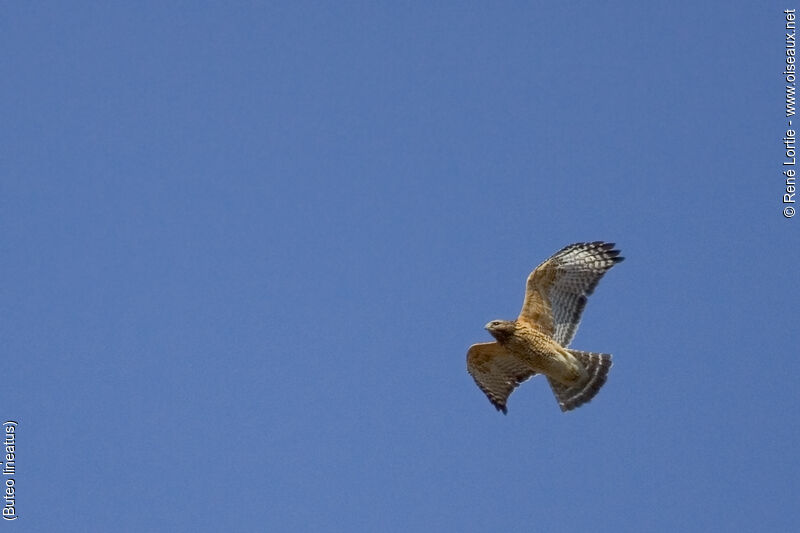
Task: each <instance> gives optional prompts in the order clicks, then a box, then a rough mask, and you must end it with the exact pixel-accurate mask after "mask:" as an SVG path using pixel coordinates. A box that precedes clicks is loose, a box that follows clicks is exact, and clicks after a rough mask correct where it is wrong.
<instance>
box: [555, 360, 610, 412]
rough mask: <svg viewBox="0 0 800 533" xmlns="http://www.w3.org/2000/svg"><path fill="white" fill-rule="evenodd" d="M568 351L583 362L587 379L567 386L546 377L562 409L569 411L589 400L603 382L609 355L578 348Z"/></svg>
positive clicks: (608, 363)
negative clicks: (582, 350)
mask: <svg viewBox="0 0 800 533" xmlns="http://www.w3.org/2000/svg"><path fill="white" fill-rule="evenodd" d="M569 353H571V354H572V355H574V356H575V357H576V358H577V359H578V361H580V362H581V363H582V364H583V366H584V367H585V368H586V372H587V373H588V374H589V379H588V380H587V381H585V382H584V383H581V384H580V385H576V386H574V387H567V386H566V385H562V384H561V383H558V382H557V381H553V380H552V379H548V381H550V387H551V388H552V389H553V394H555V395H556V400H558V405H559V406H560V407H561V410H562V411H571V410H573V409H575V408H576V407H580V406H581V405H583V404H585V403H588V402H590V401H591V400H592V398H594V397H595V395H596V394H597V393H598V391H599V390H600V387H602V386H603V385H604V384H605V382H606V379H607V378H608V371H609V370H610V369H611V356H610V355H609V354H607V353H592V352H581V351H579V350H569Z"/></svg>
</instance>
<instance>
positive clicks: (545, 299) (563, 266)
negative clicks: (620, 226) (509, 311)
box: [518, 241, 624, 348]
mask: <svg viewBox="0 0 800 533" xmlns="http://www.w3.org/2000/svg"><path fill="white" fill-rule="evenodd" d="M619 253H620V252H619V250H615V249H614V243H607V242H602V241H596V242H582V243H576V244H570V245H569V246H566V247H565V248H563V249H562V250H560V251H558V252H556V253H555V254H554V255H553V257H551V258H550V259H548V260H547V261H545V262H544V263H542V264H541V265H539V266H538V267H536V269H535V270H534V271H533V272H531V274H530V276H528V284H527V289H526V291H525V302H524V303H523V304H522V311H521V312H520V315H519V318H518V320H520V321H523V322H527V323H528V324H530V325H532V326H533V327H535V328H537V329H539V330H540V331H542V332H543V333H545V334H547V335H550V336H551V337H552V338H553V339H554V340H555V341H556V342H557V343H559V344H560V345H561V346H563V347H565V348H566V347H567V346H569V343H570V342H572V338H573V337H574V336H575V332H576V331H577V330H578V323H580V320H581V313H582V312H583V308H584V307H586V298H587V297H588V296H589V295H590V294H592V292H593V291H594V288H595V287H596V286H597V283H598V282H599V281H600V278H602V277H603V275H604V274H605V273H606V272H608V270H609V269H610V268H611V267H613V266H614V265H615V264H617V263H619V262H620V261H622V260H623V259H624V258H623V257H620V256H619Z"/></svg>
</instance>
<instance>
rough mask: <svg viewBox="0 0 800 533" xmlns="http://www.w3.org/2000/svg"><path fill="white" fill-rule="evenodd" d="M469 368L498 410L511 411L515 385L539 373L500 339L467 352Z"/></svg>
mask: <svg viewBox="0 0 800 533" xmlns="http://www.w3.org/2000/svg"><path fill="white" fill-rule="evenodd" d="M467 370H468V371H469V373H470V375H471V376H472V378H473V379H474V380H475V383H477V384H478V387H480V389H481V390H482V391H483V392H484V394H486V396H487V397H488V398H489V401H490V402H492V405H494V406H495V407H496V408H497V410H498V411H503V413H504V414H505V413H508V409H507V408H506V400H508V397H509V396H510V395H511V393H512V392H514V389H515V388H517V386H518V385H519V384H520V383H522V382H523V381H525V380H528V379H530V378H531V377H533V376H534V374H536V372H534V371H533V370H531V368H530V367H529V366H528V365H526V364H525V363H524V362H523V361H522V360H520V359H519V358H518V357H516V356H514V355H513V354H512V353H510V352H509V351H508V350H506V349H505V348H503V346H501V345H500V344H499V343H497V342H485V343H481V344H473V345H472V346H470V348H469V351H468V352H467Z"/></svg>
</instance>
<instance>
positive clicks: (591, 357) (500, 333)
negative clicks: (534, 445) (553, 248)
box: [467, 241, 624, 414]
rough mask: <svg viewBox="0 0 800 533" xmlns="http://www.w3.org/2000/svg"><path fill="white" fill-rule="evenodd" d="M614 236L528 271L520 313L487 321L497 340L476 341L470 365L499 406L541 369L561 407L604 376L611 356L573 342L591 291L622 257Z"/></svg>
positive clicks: (592, 390)
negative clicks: (571, 345)
mask: <svg viewBox="0 0 800 533" xmlns="http://www.w3.org/2000/svg"><path fill="white" fill-rule="evenodd" d="M619 254H620V251H619V250H615V249H614V243H608V242H602V241H595V242H580V243H575V244H570V245H569V246H566V247H564V248H563V249H561V250H560V251H558V252H556V254H555V255H553V256H552V257H551V258H550V259H548V260H547V261H545V262H544V263H542V264H541V265H539V266H538V267H536V269H534V271H533V272H531V274H530V276H528V282H527V287H526V290H525V301H524V302H523V304H522V311H521V312H520V314H519V317H517V319H516V320H492V321H491V322H489V323H488V324H486V326H485V328H486V329H487V330H488V331H489V333H491V334H492V336H493V337H494V338H495V342H485V343H481V344H473V345H472V346H471V347H470V348H469V351H467V370H468V371H469V373H470V375H472V377H473V378H474V379H475V383H477V385H478V387H480V389H481V390H482V391H483V392H484V394H486V396H487V397H488V398H489V401H490V402H492V405H494V406H495V407H496V408H497V410H498V411H502V412H503V414H507V413H508V409H507V408H506V402H507V401H508V397H509V396H510V395H511V393H512V392H514V389H516V388H517V386H519V384H520V383H522V382H523V381H527V380H528V379H530V378H532V377H533V376H535V375H536V374H544V375H545V376H547V381H548V382H549V383H550V387H551V388H552V389H553V394H555V396H556V400H557V401H558V405H559V406H560V407H561V410H562V411H570V410H572V409H575V408H576V407H580V406H581V405H583V404H585V403H587V402H589V401H590V400H591V399H592V398H594V396H595V395H596V394H597V392H598V391H599V390H600V387H602V386H603V384H604V383H605V382H606V378H607V377H608V371H609V370H610V369H611V355H609V354H605V353H594V352H583V351H580V350H570V349H568V346H569V343H570V342H571V341H572V338H573V337H574V336H575V332H576V331H577V329H578V323H579V322H580V320H581V313H583V308H584V307H585V306H586V298H587V297H588V296H589V295H590V294H592V292H593V291H594V288H595V287H596V286H597V283H598V282H599V281H600V278H602V277H603V275H604V274H605V273H606V272H608V270H609V269H610V268H611V267H613V266H614V265H616V264H617V263H619V262H621V261H622V260H623V259H624V257H620V255H619Z"/></svg>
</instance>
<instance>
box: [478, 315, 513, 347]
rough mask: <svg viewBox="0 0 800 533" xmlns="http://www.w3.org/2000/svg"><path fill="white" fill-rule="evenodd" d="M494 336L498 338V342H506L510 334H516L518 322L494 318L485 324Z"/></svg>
mask: <svg viewBox="0 0 800 533" xmlns="http://www.w3.org/2000/svg"><path fill="white" fill-rule="evenodd" d="M484 327H485V328H486V329H487V330H489V333H491V334H492V337H494V338H495V339H497V342H505V341H506V340H507V339H508V338H509V337H510V336H512V335H513V334H514V331H515V330H516V329H517V324H516V322H509V321H508V320H492V321H491V322H489V323H488V324H486V325H485V326H484Z"/></svg>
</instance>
